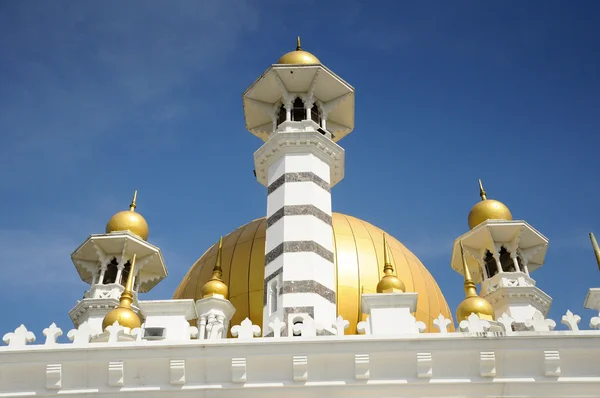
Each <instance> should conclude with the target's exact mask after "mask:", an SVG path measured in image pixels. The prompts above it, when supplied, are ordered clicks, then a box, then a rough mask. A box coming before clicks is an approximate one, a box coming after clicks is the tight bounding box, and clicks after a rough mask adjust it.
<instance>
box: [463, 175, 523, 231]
mask: <svg viewBox="0 0 600 398" xmlns="http://www.w3.org/2000/svg"><path fill="white" fill-rule="evenodd" d="M479 195H480V196H481V202H478V203H477V204H475V206H473V208H472V209H471V212H470V213H469V228H470V229H473V228H475V227H476V226H478V225H479V224H481V223H482V222H484V221H486V220H512V214H511V212H510V210H509V209H508V207H506V205H505V204H504V203H502V202H500V201H497V200H494V199H488V198H487V193H486V192H485V190H484V189H483V184H482V183H481V180H479Z"/></svg>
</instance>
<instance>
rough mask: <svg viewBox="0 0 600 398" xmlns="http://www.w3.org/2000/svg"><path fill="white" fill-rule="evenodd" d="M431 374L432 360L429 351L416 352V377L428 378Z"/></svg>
mask: <svg viewBox="0 0 600 398" xmlns="http://www.w3.org/2000/svg"><path fill="white" fill-rule="evenodd" d="M432 376H433V360H432V356H431V353H430V352H418V353H417V377H418V378H420V379H430V378H431V377H432Z"/></svg>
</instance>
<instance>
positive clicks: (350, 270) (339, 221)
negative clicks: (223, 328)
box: [173, 213, 454, 334]
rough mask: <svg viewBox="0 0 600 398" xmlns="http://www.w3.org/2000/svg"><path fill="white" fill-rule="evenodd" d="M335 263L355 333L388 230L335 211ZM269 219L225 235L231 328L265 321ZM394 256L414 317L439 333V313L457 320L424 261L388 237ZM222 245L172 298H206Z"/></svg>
mask: <svg viewBox="0 0 600 398" xmlns="http://www.w3.org/2000/svg"><path fill="white" fill-rule="evenodd" d="M332 223H333V243H334V250H333V252H334V262H335V267H336V275H335V286H336V292H337V313H338V315H341V316H342V317H344V319H347V320H349V321H350V327H349V329H347V330H346V333H347V334H354V333H356V324H357V322H360V321H362V320H365V319H366V316H367V315H366V314H363V313H362V308H361V294H362V293H376V288H377V284H378V283H379V281H380V280H381V277H382V276H383V273H382V269H383V268H384V266H385V261H384V253H383V234H384V231H382V230H381V229H379V228H377V227H376V226H374V225H372V224H370V223H368V222H366V221H363V220H360V219H358V218H355V217H352V216H348V215H344V214H340V213H333V215H332ZM266 227H267V221H266V219H265V218H260V219H257V220H254V221H252V222H250V223H248V224H246V225H243V226H241V227H239V228H238V229H236V230H234V231H233V232H231V233H229V234H228V235H226V236H224V237H223V249H222V252H223V254H222V268H223V276H222V279H223V282H224V283H225V284H227V286H228V287H229V301H231V303H232V304H233V305H234V306H235V308H236V312H235V314H234V316H233V319H232V320H231V324H232V325H236V324H239V323H240V322H241V321H243V320H244V319H245V318H246V317H248V318H250V319H251V320H252V322H253V323H254V324H262V320H263V308H264V307H263V294H264V291H263V287H264V277H265V233H266ZM386 238H387V243H388V246H389V253H390V255H391V256H390V258H391V260H392V263H393V264H394V268H395V271H396V274H397V276H398V278H399V279H401V280H402V281H403V282H404V283H405V285H406V291H409V292H418V293H419V300H418V302H417V310H416V312H415V317H416V318H417V320H419V321H422V322H424V323H425V325H427V328H428V330H429V331H430V332H432V333H433V332H436V331H437V329H436V328H435V326H434V325H433V320H434V319H436V318H437V317H438V316H439V315H440V313H441V314H442V315H444V316H445V317H446V318H448V319H452V313H451V312H450V309H449V308H448V304H447V303H446V300H445V298H444V295H443V294H442V292H441V291H440V288H439V287H438V285H437V283H436V282H435V279H434V278H433V277H432V276H431V274H430V273H429V271H428V270H427V268H425V266H424V265H423V264H422V263H421V261H419V259H418V258H417V257H416V256H415V255H414V254H413V253H412V252H411V251H410V250H408V249H407V248H406V247H404V245H403V244H402V243H400V242H399V241H398V240H396V239H394V238H393V237H392V236H390V235H389V234H387V237H386ZM217 253H218V245H217V244H215V245H213V246H212V247H210V248H209V249H208V250H207V251H206V252H205V253H204V254H203V255H202V256H201V257H200V258H199V259H198V260H197V261H196V262H195V263H194V265H193V266H192V267H191V268H190V270H189V271H188V273H187V275H186V276H185V277H184V278H183V280H182V281H181V283H180V284H179V287H178V288H177V290H176V291H175V294H174V295H173V298H175V299H181V298H189V299H194V300H198V299H200V298H202V286H204V284H205V283H206V282H207V281H208V280H210V279H211V276H212V273H213V266H214V264H215V258H216V256H217ZM452 330H454V329H452Z"/></svg>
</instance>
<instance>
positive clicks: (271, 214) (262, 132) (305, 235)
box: [244, 42, 354, 336]
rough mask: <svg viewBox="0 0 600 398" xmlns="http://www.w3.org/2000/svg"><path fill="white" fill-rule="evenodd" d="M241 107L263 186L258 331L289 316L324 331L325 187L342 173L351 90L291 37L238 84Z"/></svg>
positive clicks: (329, 306)
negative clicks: (250, 80)
mask: <svg viewBox="0 0 600 398" xmlns="http://www.w3.org/2000/svg"><path fill="white" fill-rule="evenodd" d="M244 112H245V117H246V126H247V128H248V130H250V131H251V132H252V133H253V134H255V135H257V136H258V137H260V138H262V139H263V140H265V141H266V142H265V144H264V145H263V146H262V147H261V148H260V149H259V150H258V151H256V153H255V154H254V162H255V173H256V177H257V179H258V181H259V182H260V183H261V184H263V185H265V186H266V187H267V231H266V241H265V278H264V286H263V287H264V297H263V298H264V312H263V325H262V330H263V334H264V335H266V336H268V335H272V330H271V328H270V327H269V323H271V322H273V320H274V319H275V318H278V319H279V320H280V321H283V322H284V323H286V324H287V323H288V321H290V320H291V321H292V322H293V321H294V319H293V318H294V316H291V317H290V314H308V315H309V316H310V317H311V318H313V319H314V320H315V322H316V324H317V328H318V329H319V330H322V332H321V333H323V334H327V333H328V331H331V329H332V325H333V324H334V323H335V320H336V317H337V307H336V271H335V262H334V244H333V228H332V221H331V219H332V217H331V188H332V187H333V186H334V185H335V184H336V183H338V182H339V181H340V180H341V179H342V178H343V176H344V150H343V149H342V148H341V147H340V146H339V145H338V144H337V143H336V141H339V140H340V139H341V138H342V137H344V136H345V135H346V134H348V133H349V132H350V131H351V130H352V129H353V127H354V89H353V88H352V87H351V86H349V85H348V84H347V83H345V82H344V81H343V80H342V79H340V78H339V77H338V76H336V75H335V74H333V73H332V72H331V71H330V70H329V69H327V68H326V67H324V66H323V65H321V64H320V61H319V60H318V59H317V58H316V57H315V56H314V55H312V54H310V53H308V52H306V51H303V50H302V49H301V47H300V43H299V42H298V47H297V49H296V51H292V52H290V53H288V54H286V55H284V56H283V57H282V58H281V59H280V60H279V62H278V63H277V64H275V65H272V66H271V67H270V68H269V69H268V70H267V71H266V72H265V73H264V74H263V75H262V76H261V77H260V78H259V79H258V80H257V81H256V82H255V83H254V84H253V85H252V86H251V87H250V88H249V89H248V90H246V92H245V93H244ZM283 334H287V330H284V331H283Z"/></svg>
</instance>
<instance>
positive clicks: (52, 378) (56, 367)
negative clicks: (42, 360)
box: [46, 363, 62, 390]
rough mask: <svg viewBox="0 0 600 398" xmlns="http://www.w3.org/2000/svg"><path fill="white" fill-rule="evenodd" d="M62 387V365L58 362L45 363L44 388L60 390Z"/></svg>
mask: <svg viewBox="0 0 600 398" xmlns="http://www.w3.org/2000/svg"><path fill="white" fill-rule="evenodd" d="M61 387H62V365H61V364H60V363H56V364H48V365H46V388H47V389H49V390H60V388H61Z"/></svg>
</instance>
